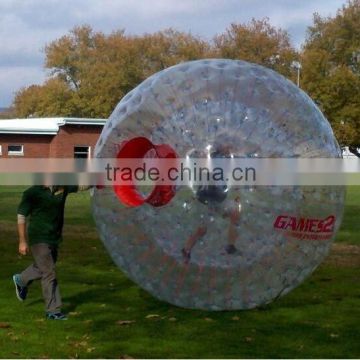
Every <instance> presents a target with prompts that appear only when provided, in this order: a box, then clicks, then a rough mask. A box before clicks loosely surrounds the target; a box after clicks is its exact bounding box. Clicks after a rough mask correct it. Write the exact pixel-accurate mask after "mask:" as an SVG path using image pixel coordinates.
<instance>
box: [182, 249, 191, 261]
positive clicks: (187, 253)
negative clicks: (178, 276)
mask: <svg viewBox="0 0 360 360" xmlns="http://www.w3.org/2000/svg"><path fill="white" fill-rule="evenodd" d="M181 254H182V257H183V259H184V263H185V264H188V263H189V261H190V259H191V253H190V251H189V250H186V249H185V248H183V249H181Z"/></svg>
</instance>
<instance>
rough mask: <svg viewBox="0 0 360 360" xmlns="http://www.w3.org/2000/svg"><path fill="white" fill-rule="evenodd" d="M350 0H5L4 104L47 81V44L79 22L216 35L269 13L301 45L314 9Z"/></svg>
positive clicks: (0, 32) (0, 17)
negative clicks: (45, 66) (230, 27)
mask: <svg viewBox="0 0 360 360" xmlns="http://www.w3.org/2000/svg"><path fill="white" fill-rule="evenodd" d="M344 3H345V0H272V1H266V0H0V107H7V106H10V104H11V103H12V101H13V98H14V95H15V93H16V91H18V90H19V89H20V88H22V87H26V86H29V85H32V84H41V83H42V82H43V81H44V79H46V76H48V74H47V72H46V71H45V69H44V61H45V54H44V51H43V49H44V47H45V45H46V44H48V43H50V42H51V41H53V40H55V39H58V38H59V37H61V36H63V35H65V34H67V33H68V32H69V31H70V30H71V29H72V28H73V27H74V26H77V25H83V24H88V25H90V26H91V27H92V28H93V29H94V30H95V31H103V32H104V33H111V32H112V31H116V30H119V29H124V30H125V32H126V33H127V34H143V33H152V32H155V31H159V30H163V29H166V28H169V27H172V28H174V29H176V30H180V31H185V32H191V33H192V34H193V35H198V36H201V37H203V38H205V39H207V40H211V39H212V38H213V37H214V35H216V34H220V33H223V32H224V31H225V30H226V29H227V28H228V27H229V25H230V24H231V23H247V22H249V21H250V20H251V18H256V19H261V18H264V17H268V18H269V19H270V23H271V24H272V25H274V26H277V27H281V28H282V29H284V30H287V31H288V32H289V34H290V37H291V41H292V43H293V45H294V46H296V47H297V48H299V47H300V46H301V44H302V43H303V41H304V40H305V36H306V29H307V27H308V26H309V25H311V23H312V17H313V13H315V12H317V13H319V14H320V15H322V16H334V15H335V14H336V11H337V10H338V9H339V8H341V6H342V5H343V4H344Z"/></svg>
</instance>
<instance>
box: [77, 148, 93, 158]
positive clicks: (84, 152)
mask: <svg viewBox="0 0 360 360" xmlns="http://www.w3.org/2000/svg"><path fill="white" fill-rule="evenodd" d="M90 150H91V147H90V146H74V158H83V159H86V158H89V157H90Z"/></svg>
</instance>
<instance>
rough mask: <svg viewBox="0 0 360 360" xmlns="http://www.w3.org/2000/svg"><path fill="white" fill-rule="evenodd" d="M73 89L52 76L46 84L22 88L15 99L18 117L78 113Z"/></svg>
mask: <svg viewBox="0 0 360 360" xmlns="http://www.w3.org/2000/svg"><path fill="white" fill-rule="evenodd" d="M73 97H74V94H73V91H72V90H71V89H69V88H68V87H67V86H66V84H65V83H64V82H62V81H60V80H59V79H58V78H50V79H49V80H47V81H46V82H45V84H44V85H32V86H29V87H28V88H23V89H20V90H19V91H18V92H17V94H16V96H15V99H14V107H15V110H16V115H17V116H18V117H29V116H30V117H40V116H59V115H62V116H71V115H72V114H74V113H76V106H75V104H74V101H73Z"/></svg>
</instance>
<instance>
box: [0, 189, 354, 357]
mask: <svg viewBox="0 0 360 360" xmlns="http://www.w3.org/2000/svg"><path fill="white" fill-rule="evenodd" d="M21 191H22V188H13V187H3V188H1V189H0V211H1V213H0V214H1V215H0V216H1V217H0V253H1V265H0V267H1V277H0V309H1V310H0V357H2V358H28V357H35V358H48V357H51V358H59V357H60V358H69V357H71V358H76V357H82V358H83V357H89V358H97V357H105V358H107V357H111V358H126V357H134V358H139V357H140V358H168V357H170V358H179V357H181V358H198V357H201V358H223V357H226V358H243V357H246V358H253V357H260V358H264V357H266V358H279V357H281V358H284V357H285V358H293V357H295V358H308V357H312V358H319V357H320V358H335V357H336V358H359V357H360V239H359V233H360V221H359V214H360V188H355V187H354V188H349V190H348V194H347V203H346V211H345V217H344V222H343V226H342V229H341V231H340V233H339V235H338V238H337V241H336V243H335V244H334V246H333V249H332V252H331V254H330V256H329V257H328V258H327V260H326V261H325V262H324V263H323V264H322V265H321V266H320V267H319V268H318V269H317V270H316V271H315V273H314V274H313V275H312V276H311V277H310V278H308V279H307V280H306V281H305V282H304V283H303V284H302V285H301V286H299V287H298V288H297V289H295V290H294V291H292V292H291V293H290V294H289V295H287V296H285V297H284V298H282V299H280V300H278V301H276V302H274V303H272V304H270V305H268V306H266V307H263V308H261V309H257V310H251V311H235V312H216V313H214V312H204V311H193V310H184V309H180V308H177V307H174V306H171V305H169V304H166V303H163V302H160V301H158V300H156V299H154V298H153V297H151V296H150V295H148V294H147V293H146V292H144V291H143V290H141V289H140V288H139V287H138V286H136V285H135V284H133V283H132V282H131V281H129V280H128V279H127V278H126V277H125V276H124V275H123V274H122V273H121V272H120V271H119V270H118V269H117V268H116V267H115V266H114V265H113V263H112V261H111V259H110V257H109V256H108V255H107V253H106V251H105V250H104V247H103V246H102V243H101V242H100V240H99V238H98V235H97V232H96V230H95V227H94V223H93V220H92V217H91V213H90V206H89V195H88V194H87V193H82V194H78V195H70V196H69V199H68V204H67V210H66V226H65V229H64V238H65V241H64V243H63V246H62V248H61V253H60V261H59V263H58V276H59V280H60V285H61V292H62V295H63V301H64V304H65V306H64V310H65V311H66V312H68V313H69V320H68V321H66V322H61V321H59V322H56V321H46V320H45V319H44V314H43V302H42V297H41V290H40V284H39V283H35V284H33V285H32V287H31V291H30V294H29V298H28V299H27V300H26V302H24V303H20V302H18V301H17V299H16V297H15V294H14V289H13V284H12V281H11V276H12V274H14V273H16V272H18V271H19V270H22V269H23V268H25V266H27V265H28V264H29V263H30V261H31V259H30V257H26V258H20V257H19V256H18V255H17V234H16V224H15V214H16V207H17V204H18V201H19V199H20V196H21ZM148 315H157V316H152V317H150V318H147V316H148ZM122 321H123V322H124V321H125V323H122ZM126 321H129V322H130V323H126Z"/></svg>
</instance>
